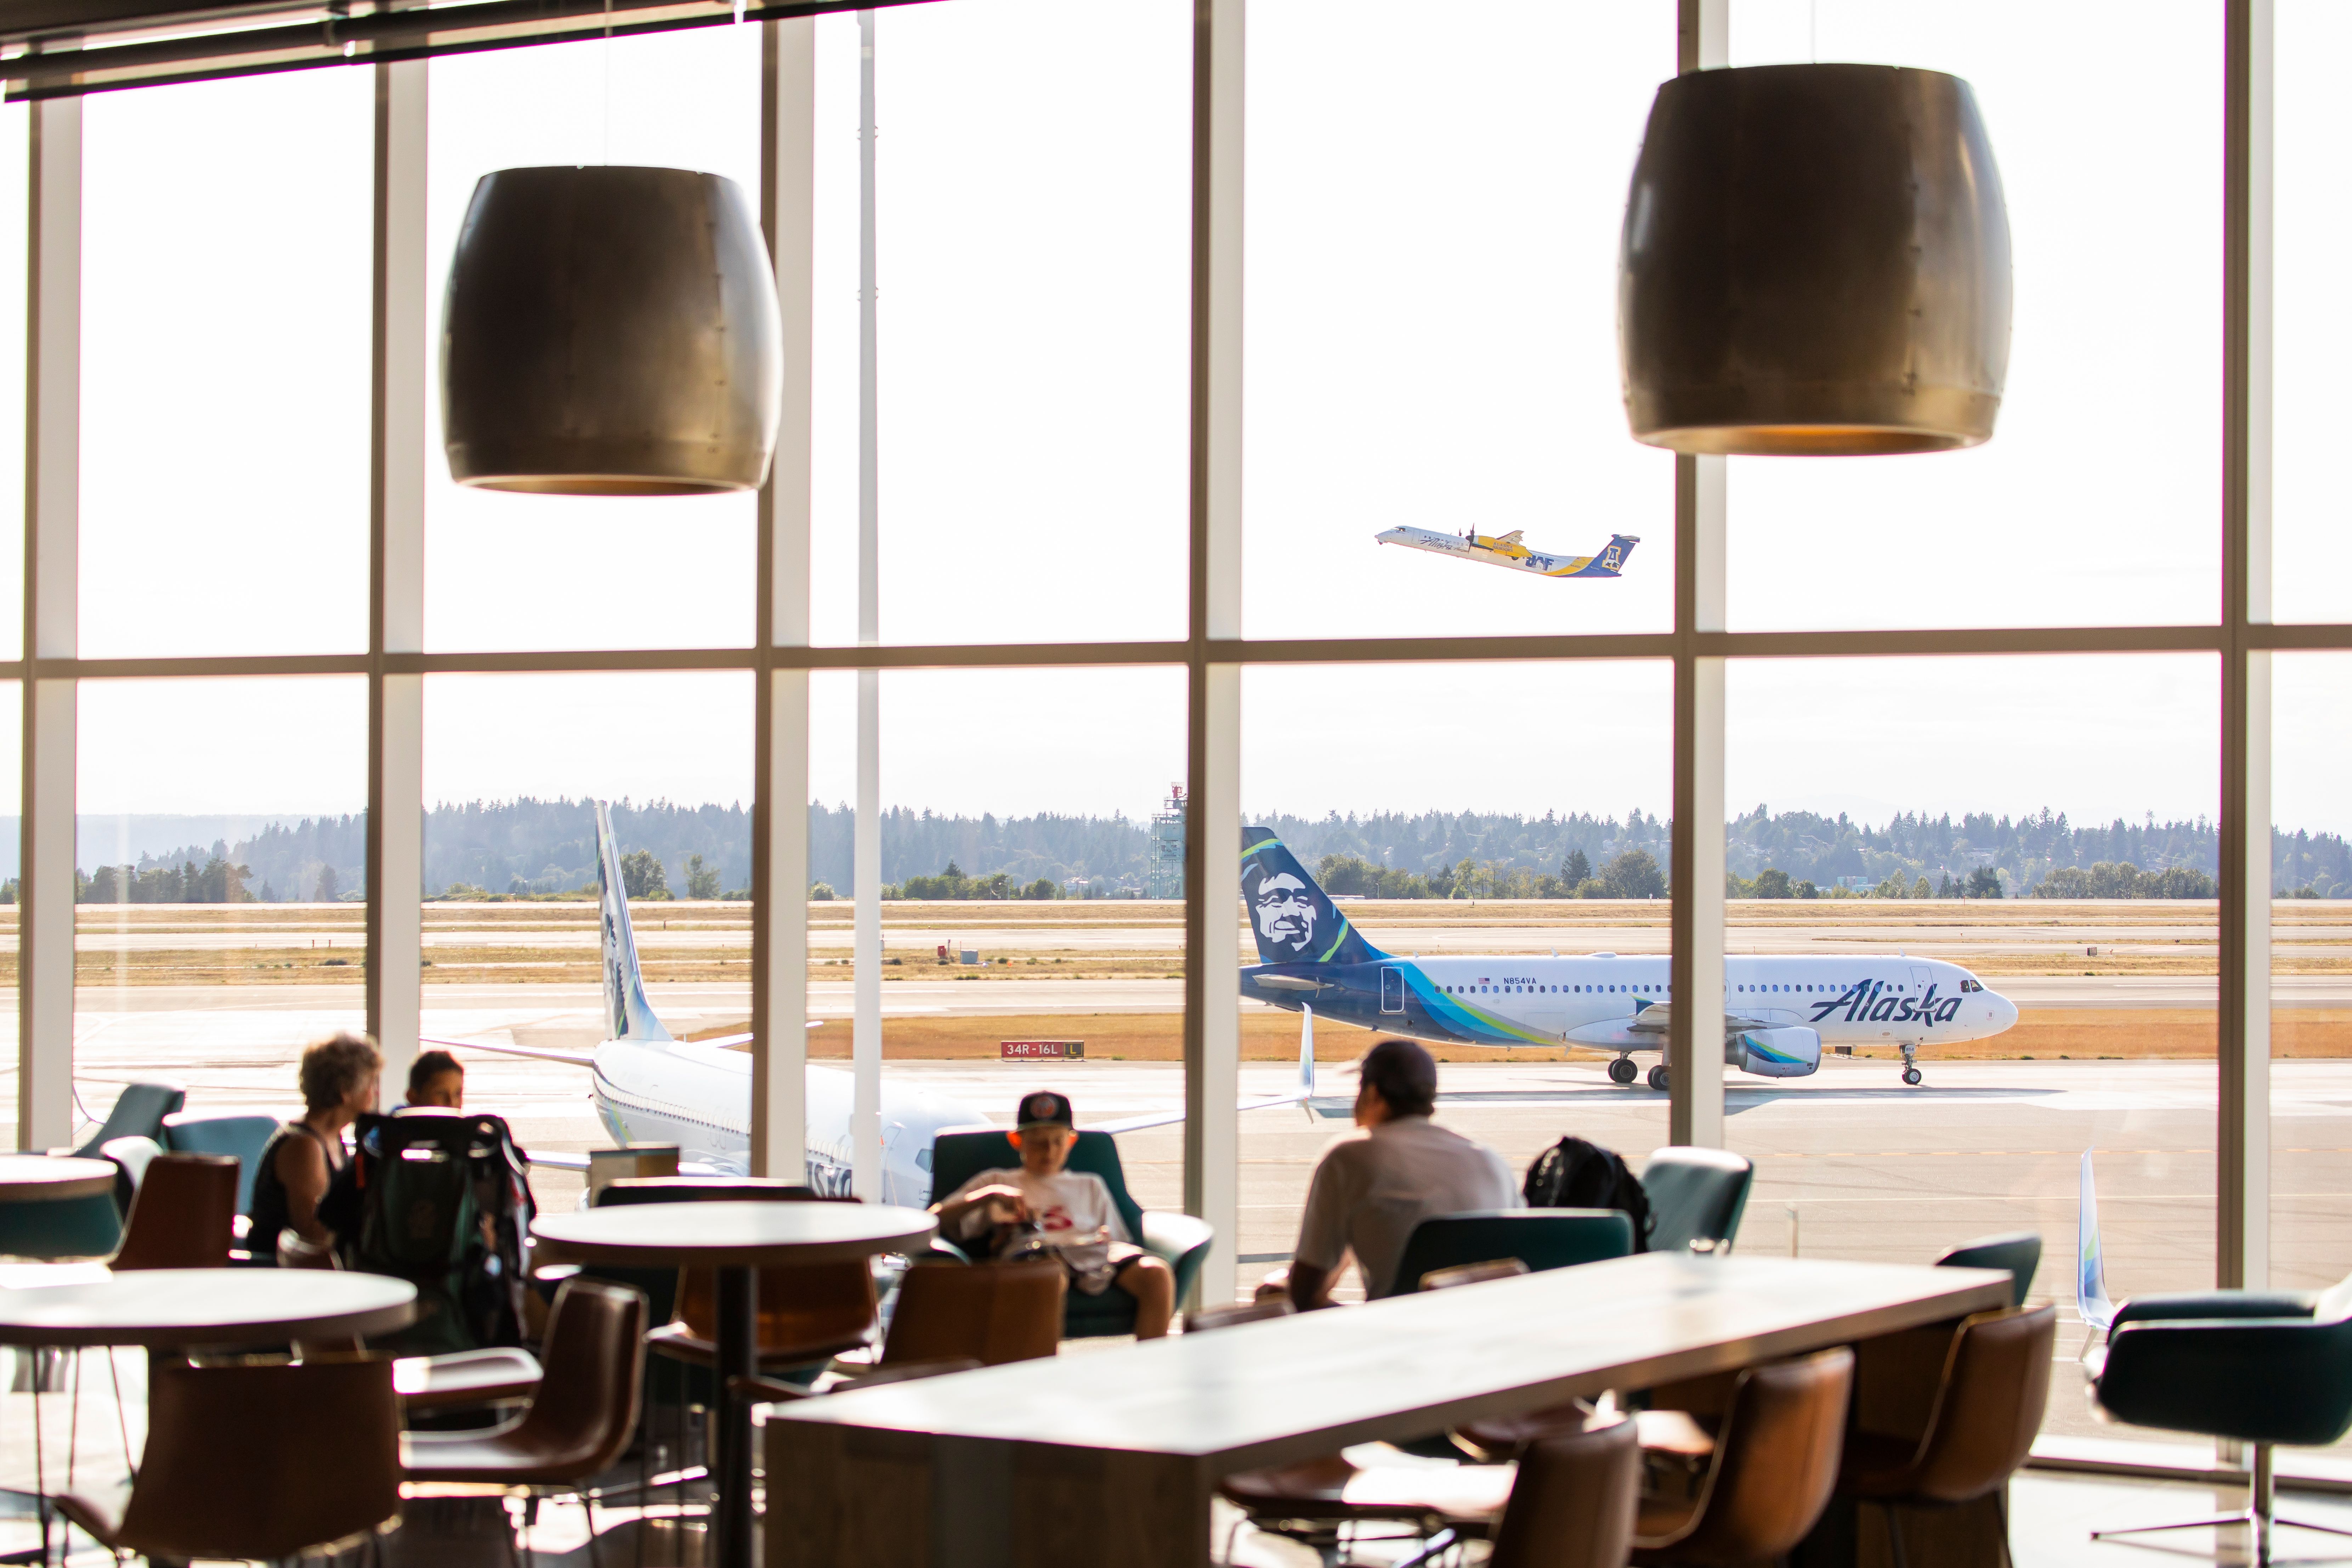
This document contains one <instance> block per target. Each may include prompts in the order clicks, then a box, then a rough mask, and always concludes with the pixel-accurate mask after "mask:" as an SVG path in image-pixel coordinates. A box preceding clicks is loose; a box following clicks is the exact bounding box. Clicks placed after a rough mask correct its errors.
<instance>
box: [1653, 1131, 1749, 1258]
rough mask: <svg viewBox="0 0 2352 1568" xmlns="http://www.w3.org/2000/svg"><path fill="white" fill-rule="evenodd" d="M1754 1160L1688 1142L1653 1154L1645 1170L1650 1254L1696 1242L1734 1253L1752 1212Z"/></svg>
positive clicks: (1685, 1248)
mask: <svg viewBox="0 0 2352 1568" xmlns="http://www.w3.org/2000/svg"><path fill="white" fill-rule="evenodd" d="M1755 1179H1756V1166H1755V1164H1754V1163H1753V1162H1751V1161H1749V1160H1748V1159H1746V1158H1744V1157H1742V1156H1741V1155H1738V1154H1735V1153H1733V1152H1731V1151H1730V1150H1728V1149H1701V1148H1696V1147H1693V1146H1689V1145H1685V1144H1676V1145H1674V1146H1672V1147H1669V1148H1664V1149H1659V1150H1655V1151H1654V1152H1652V1153H1651V1155H1650V1163H1648V1164H1647V1165H1644V1166H1643V1168H1642V1192H1643V1195H1644V1196H1645V1197H1647V1198H1648V1199H1649V1200H1650V1236H1649V1250H1650V1251H1652V1252H1682V1251H1685V1250H1687V1249H1688V1248H1689V1247H1690V1244H1691V1243H1692V1242H1694V1241H1706V1242H1711V1243H1713V1244H1714V1245H1715V1246H1717V1247H1721V1248H1724V1249H1725V1250H1729V1248H1730V1247H1731V1244H1732V1242H1733V1240H1734V1239H1736V1238H1737V1237H1738V1235H1739V1217H1740V1215H1743V1214H1745V1213H1746V1212H1747V1210H1748V1186H1749V1184H1751V1183H1753V1182H1754V1181H1755Z"/></svg>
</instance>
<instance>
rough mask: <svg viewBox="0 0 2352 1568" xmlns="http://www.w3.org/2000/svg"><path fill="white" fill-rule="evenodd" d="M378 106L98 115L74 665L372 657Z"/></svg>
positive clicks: (323, 91)
mask: <svg viewBox="0 0 2352 1568" xmlns="http://www.w3.org/2000/svg"><path fill="white" fill-rule="evenodd" d="M82 115H83V137H84V142H83V172H82V180H83V232H82V422H81V443H82V447H81V651H82V652H83V653H84V654H86V655H89V656H92V657H138V656H154V655H168V654H255V653H332V652H348V651H356V650H359V649H363V648H365V647H367V636H368V627H367V573H368V406H369V405H368V353H369V350H368V331H369V325H368V323H369V320H370V314H369V312H370V306H369V277H370V272H369V267H370V263H369V255H370V248H369V247H370V238H369V236H370V224H371V221H372V219H371V216H370V207H369V195H368V170H369V167H370V153H369V148H370V146H371V144H372V143H371V138H372V136H373V83H372V81H371V79H370V75H369V73H368V72H366V71H358V70H334V71H298V72H293V73H289V74H288V75H284V76H263V77H250V78H246V79H241V80H235V81H218V82H201V83H194V84H190V85H186V86H181V87H159V88H148V89H143V90H141V91H138V92H112V93H101V94H99V95H97V96H95V97H92V98H89V99H87V100H84V102H83V109H82ZM12 460H13V459H12ZM11 505H12V506H13V505H14V502H13V501H12V502H11Z"/></svg>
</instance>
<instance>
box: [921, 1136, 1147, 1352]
mask: <svg viewBox="0 0 2352 1568" xmlns="http://www.w3.org/2000/svg"><path fill="white" fill-rule="evenodd" d="M1016 1121H1017V1123H1018V1125H1017V1127H1016V1128H1015V1130H1014V1131H1012V1132H1010V1133H1008V1134H1006V1136H1007V1137H1009V1138H1010V1139H1011V1140H1012V1142H1013V1147H1014V1148H1016V1149H1018V1150H1020V1151H1021V1163H1020V1165H1019V1166H1018V1167H1017V1168H1013V1169H1005V1170H995V1171H982V1172H981V1173H979V1174H977V1175H975V1176H973V1177H972V1178H971V1180H970V1181H968V1182H966V1183H964V1184H963V1185H961V1186H960V1187H958V1188H957V1189H956V1190H955V1191H954V1192H952V1193H950V1194H948V1195H947V1196H946V1197H944V1198H942V1199H940V1201H939V1202H938V1203H935V1204H933V1205H931V1212H932V1213H933V1214H936V1215H939V1216H940V1235H941V1236H944V1237H947V1238H948V1239H949V1240H950V1241H954V1242H956V1243H958V1244H960V1245H963V1246H967V1247H975V1248H976V1249H977V1250H979V1251H980V1252H982V1253H983V1254H985V1255H986V1256H988V1257H990V1258H1000V1257H1003V1256H1005V1255H1007V1254H1008V1253H1011V1252H1013V1251H1016V1250H1021V1249H1025V1248H1028V1247H1039V1246H1042V1247H1045V1248H1046V1249H1049V1250H1050V1251H1052V1252H1053V1254H1054V1255H1055V1257H1057V1258H1060V1259H1061V1261H1062V1265H1063V1267H1064V1268H1067V1269H1068V1270H1069V1274H1070V1288H1071V1289H1074V1290H1083V1291H1085V1292H1086V1293H1087V1295H1089V1296H1099V1295H1101V1294H1102V1293H1103V1291H1105V1290H1107V1289H1111V1288H1112V1287H1114V1286H1115V1287H1117V1288H1118V1289H1121V1290H1124V1291H1126V1292H1127V1293H1128V1294H1129V1295H1130V1296H1132V1297H1134V1298H1135V1337H1136V1338H1137V1339H1139V1340H1156V1339H1159V1338H1160V1337H1161V1336H1162V1335H1164V1334H1165V1333H1167V1332H1168V1321H1169V1320H1170V1318H1171V1317H1172V1316H1174V1314H1175V1310H1176V1276H1175V1275H1174V1274H1173V1273H1171V1271H1170V1270H1169V1268H1168V1265H1167V1263H1166V1262H1165V1261H1164V1260H1163V1259H1161V1258H1156V1257H1154V1256H1152V1255H1151V1254H1150V1253H1148V1252H1146V1251H1144V1250H1143V1248H1141V1247H1138V1246H1136V1245H1135V1238H1134V1237H1131V1236H1129V1234H1128V1233H1127V1221H1126V1220H1125V1219H1123V1218H1122V1217H1120V1215H1119V1212H1118V1203H1117V1202H1116V1201H1114V1200H1113V1199H1112V1197H1111V1194H1110V1184H1108V1183H1107V1182H1105V1181H1104V1180H1103V1179H1102V1178H1101V1177H1100V1176H1097V1175H1096V1174H1095V1173H1093V1172H1091V1171H1072V1170H1066V1169H1065V1168H1064V1167H1065V1166H1066V1165H1067V1164H1068V1163H1069V1159H1070V1151H1071V1150H1072V1149H1074V1148H1076V1146H1077V1142H1078V1134H1077V1129H1076V1124H1075V1118H1074V1117H1073V1115H1072V1113H1071V1109H1070V1100H1069V1097H1068V1096H1067V1095H1061V1094H1055V1093H1053V1092H1051V1091H1049V1090H1040V1091H1039V1092H1037V1093H1034V1094H1024V1095H1023V1096H1022V1097H1021V1107H1020V1110H1019V1111H1018V1112H1017V1113H1016Z"/></svg>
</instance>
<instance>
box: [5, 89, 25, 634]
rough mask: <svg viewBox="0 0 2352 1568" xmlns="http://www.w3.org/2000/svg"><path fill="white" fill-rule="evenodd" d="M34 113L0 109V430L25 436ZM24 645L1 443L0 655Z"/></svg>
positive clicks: (21, 568) (13, 509)
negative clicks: (29, 177) (28, 203)
mask: <svg viewBox="0 0 2352 1568" xmlns="http://www.w3.org/2000/svg"><path fill="white" fill-rule="evenodd" d="M31 130H32V110H31V107H30V106H29V105H27V104H22V103H11V104H7V105H5V106H0V430H6V431H10V432H19V431H22V430H23V429H24V428H25V325H26V320H25V306H26V296H25V264H26V233H27V229H28V223H27V219H28V216H29V214H28V212H27V209H26V200H27V189H26V176H27V174H28V173H29V167H28V164H27V163H26V158H27V157H28V156H29V153H30V132H31ZM24 637H25V443H24V441H23V440H22V439H21V438H16V439H6V440H0V647H5V648H7V649H8V650H9V651H10V653H11V654H14V653H15V652H16V650H17V649H19V648H21V647H23V646H24Z"/></svg>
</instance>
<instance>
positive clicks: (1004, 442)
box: [812, 0, 1192, 643]
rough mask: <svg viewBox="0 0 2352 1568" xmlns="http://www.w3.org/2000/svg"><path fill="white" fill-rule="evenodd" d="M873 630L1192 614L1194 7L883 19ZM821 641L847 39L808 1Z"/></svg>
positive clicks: (850, 477)
mask: <svg viewBox="0 0 2352 1568" xmlns="http://www.w3.org/2000/svg"><path fill="white" fill-rule="evenodd" d="M875 34H876V42H875V79H876V87H875V96H876V103H877V108H876V111H875V112H876V117H877V120H876V122H877V126H879V127H880V130H879V132H878V133H877V138H876V142H875V145H876V149H877V176H876V177H877V198H876V201H877V205H876V215H877V216H876V221H877V226H878V236H877V262H876V266H877V278H878V289H877V312H878V331H879V341H880V363H879V369H878V376H877V388H878V395H879V397H880V420H879V426H878V441H879V447H878V450H879V454H880V458H879V461H880V465H881V467H880V487H879V491H878V495H879V504H880V527H881V540H882V555H881V572H882V594H883V598H882V635H883V636H884V637H887V638H888V639H889V640H891V641H894V642H921V643H928V642H1037V641H1046V640H1057V639H1121V638H1129V637H1182V636H1183V635H1184V615H1185V599H1184V560H1185V555H1184V552H1185V539H1186V532H1185V529H1186V510H1185V506H1186V498H1187V494H1188V489H1187V484H1186V468H1185V465H1186V454H1187V452H1188V450H1189V446H1188V432H1189V425H1188V421H1187V414H1186V408H1187V403H1186V397H1187V390H1186V389H1187V386H1188V384H1189V383H1188V379H1187V364H1188V358H1187V356H1188V342H1189V340H1188V336H1187V333H1188V330H1189V323H1190V315H1189V309H1190V306H1189V299H1190V295H1189V288H1190V283H1189V279H1190V272H1189V268H1190V261H1191V244H1192V240H1191V221H1192V208H1191V201H1192V134H1191V127H1192V7H1191V6H1189V5H1183V4H1181V0H1142V3H1130V4H1127V5H1098V6H1089V7H1084V8H1079V9H1075V10H1074V9H1072V8H1070V7H1067V6H1059V5H1040V4H1037V3H1035V0H958V4H956V5H910V6H903V7H898V8H894V9H888V10H885V11H882V12H879V13H877V16H876V17H875ZM818 37H819V39H820V53H819V57H818V86H817V104H818V112H817V134H818V138H819V164H818V181H819V184H818V202H819V226H818V232H819V247H818V268H819V270H818V275H817V334H818V337H817V374H818V389H819V390H818V395H817V402H816V409H817V429H816V434H817V443H818V447H817V454H818V458H817V472H816V494H815V507H816V520H817V526H816V534H815V540H814V550H813V552H812V553H813V566H814V571H815V573H816V582H817V584H818V593H817V595H816V602H815V605H814V614H815V633H816V637H817V638H818V640H819V641H823V642H850V641H854V640H856V636H857V598H856V581H857V554H856V550H857V527H856V523H857V515H858V511H857V509H858V494H857V451H858V447H857V441H858V429H857V407H858V382H857V375H858V371H857V363H858V355H857V342H858V340H857V331H858V318H857V300H858V287H859V285H858V237H857V236H858V164H857V139H856V130H857V123H858V39H857V28H856V23H855V22H854V20H852V19H851V18H849V17H846V16H845V17H841V18H838V19H831V20H824V21H821V22H819V24H818Z"/></svg>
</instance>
